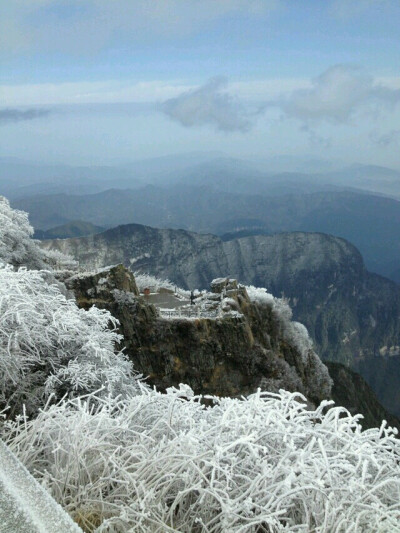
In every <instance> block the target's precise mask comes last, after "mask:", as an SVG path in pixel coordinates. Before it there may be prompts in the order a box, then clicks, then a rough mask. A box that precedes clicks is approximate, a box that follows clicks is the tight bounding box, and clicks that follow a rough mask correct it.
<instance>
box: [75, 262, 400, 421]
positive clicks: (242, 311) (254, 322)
mask: <svg viewBox="0 0 400 533" xmlns="http://www.w3.org/2000/svg"><path fill="white" fill-rule="evenodd" d="M224 281H225V280H221V282H222V283H219V284H218V283H217V284H214V287H213V291H214V292H213V294H212V295H209V296H211V297H212V298H213V304H214V305H216V303H218V295H219V294H220V293H221V292H223V291H224V287H225V284H224ZM67 284H68V286H69V288H70V289H72V290H73V291H74V293H75V296H76V298H77V301H78V303H79V305H80V306H81V307H83V308H85V309H87V308H89V307H90V306H91V305H96V306H98V307H101V308H105V309H108V310H109V311H111V313H112V314H113V315H114V316H116V317H117V318H118V319H119V321H120V329H121V333H123V335H124V338H125V340H124V346H125V349H126V352H127V353H128V355H129V357H130V358H131V359H132V361H133V362H134V365H135V367H136V369H137V370H139V371H140V372H142V373H143V374H144V375H146V376H148V380H149V382H150V383H151V384H153V385H156V386H157V387H158V388H160V389H163V390H165V389H166V388H167V387H170V386H177V385H178V384H179V383H181V382H184V383H189V384H190V385H191V386H192V387H193V388H194V390H195V391H196V392H197V393H203V394H207V393H210V394H219V395H229V396H240V395H241V394H248V393H251V392H254V391H255V390H256V389H257V388H258V387H259V386H260V387H262V388H263V389H266V390H277V389H279V388H280V387H284V388H287V389H289V390H300V391H302V392H303V393H304V394H306V396H307V397H308V398H309V399H310V400H313V401H314V402H319V401H320V400H321V399H323V398H326V397H329V396H330V382H329V378H328V376H327V374H326V371H325V368H324V367H323V366H321V363H320V361H319V360H318V359H317V358H316V357H315V355H314V354H309V356H308V357H306V358H304V355H303V356H302V355H301V353H300V351H301V350H299V347H298V346H297V347H296V345H295V344H296V342H291V341H290V340H289V341H288V338H287V335H286V336H285V335H284V333H283V326H284V325H285V324H286V326H287V324H288V323H287V321H285V320H282V318H280V317H279V316H278V315H277V313H276V311H274V309H273V306H272V305H260V304H257V303H255V302H254V301H253V302H252V301H251V299H250V298H249V296H248V294H247V291H246V290H245V289H244V288H243V287H239V289H238V290H236V289H234V290H233V291H230V294H229V297H230V298H229V300H230V302H229V303H228V305H227V303H225V304H224V305H223V307H224V309H225V313H222V315H221V316H220V317H218V319H205V318H201V319H194V320H188V319H174V320H171V319H163V318H162V317H161V316H160V312H159V310H158V309H157V308H156V307H155V306H154V305H152V304H150V303H149V302H148V299H147V298H146V297H144V296H143V295H139V292H138V289H137V286H136V283H135V279H134V277H133V275H132V274H131V273H130V272H129V271H128V270H126V269H125V268H124V267H123V266H122V265H120V266H117V267H112V268H109V269H103V270H101V271H100V272H97V273H92V274H90V273H86V274H83V275H78V276H74V277H73V278H71V279H69V280H68V281H67ZM232 297H233V298H232ZM225 302H226V299H225ZM218 305H220V304H218ZM232 311H233V313H232ZM240 315H241V316H240ZM289 324H290V323H289ZM285 337H286V338H285ZM327 365H328V369H329V373H330V375H331V377H332V378H333V389H332V393H331V394H332V398H333V400H334V401H335V402H336V404H337V405H343V406H344V407H346V408H347V409H349V410H350V412H352V413H362V414H363V415H364V420H363V421H362V425H363V427H364V428H369V427H376V426H379V425H380V424H381V422H382V420H383V419H385V420H387V421H388V422H389V424H390V425H392V426H395V427H397V428H398V429H399V430H400V421H399V420H398V419H396V418H395V417H393V416H391V415H390V414H389V413H388V412H387V411H386V410H385V409H384V408H383V407H382V406H381V405H380V403H379V402H378V400H377V399H376V397H375V395H374V393H373V392H372V390H371V388H370V387H369V386H368V385H367V383H366V382H365V381H364V380H363V378H362V377H361V376H360V375H358V374H356V373H355V372H352V371H351V370H349V369H348V368H346V367H344V366H343V365H341V364H339V363H327Z"/></svg>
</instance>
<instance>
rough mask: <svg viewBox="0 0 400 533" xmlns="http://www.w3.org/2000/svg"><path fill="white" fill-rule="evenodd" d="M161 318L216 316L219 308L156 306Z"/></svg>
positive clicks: (218, 313)
mask: <svg viewBox="0 0 400 533" xmlns="http://www.w3.org/2000/svg"><path fill="white" fill-rule="evenodd" d="M158 310H159V311H160V315H161V317H162V318H217V317H219V316H220V310H219V309H209V310H208V309H200V308H191V307H177V308H176V309H163V308H160V307H159V308H158Z"/></svg>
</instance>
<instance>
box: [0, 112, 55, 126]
mask: <svg viewBox="0 0 400 533" xmlns="http://www.w3.org/2000/svg"><path fill="white" fill-rule="evenodd" d="M49 114H50V109H36V108H32V109H24V110H21V109H12V108H8V109H0V124H8V123H11V122H23V121H27V120H34V119H36V118H41V117H45V116H47V115H49Z"/></svg>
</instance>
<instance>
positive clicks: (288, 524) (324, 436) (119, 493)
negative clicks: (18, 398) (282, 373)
mask: <svg viewBox="0 0 400 533" xmlns="http://www.w3.org/2000/svg"><path fill="white" fill-rule="evenodd" d="M212 401H213V402H214V406H213V407H205V406H204V405H202V404H201V403H200V402H199V399H198V398H196V397H194V396H193V393H192V391H191V390H190V389H189V388H188V387H184V386H181V389H180V390H176V389H170V390H168V391H167V394H160V393H158V392H156V391H153V390H149V389H147V390H143V391H142V394H141V395H138V396H136V397H134V398H132V399H130V400H129V401H121V400H118V399H112V400H110V399H105V400H104V401H103V402H102V403H101V404H99V403H98V402H96V403H95V404H93V405H92V404H91V400H90V399H88V400H87V401H83V400H82V399H81V400H79V399H78V400H73V401H69V402H67V403H61V404H60V405H56V406H55V405H54V406H51V407H47V408H46V409H45V410H43V411H42V412H40V413H39V416H38V417H37V419H35V420H32V421H29V420H28V421H27V420H25V419H23V418H21V419H19V420H17V421H16V422H14V423H9V424H8V425H7V427H6V428H5V429H6V431H7V440H8V444H9V445H10V446H11V448H12V450H13V451H14V452H15V453H16V454H17V455H18V456H19V458H20V459H21V460H22V461H23V462H24V463H25V465H26V466H27V467H28V468H29V470H30V471H31V472H32V473H34V475H35V476H37V477H38V478H39V480H41V481H42V482H43V483H44V485H45V486H46V487H47V488H48V489H49V491H50V492H51V494H52V495H53V496H54V497H55V499H56V500H57V501H58V502H59V503H61V505H62V506H63V507H64V508H65V509H66V510H67V511H68V512H69V513H70V514H71V515H72V517H73V518H74V519H75V520H77V521H78V522H79V523H80V524H81V525H82V526H83V527H84V529H85V530H86V531H90V532H93V531H96V532H97V533H100V532H103V533H104V532H108V533H111V532H113V533H117V532H118V533H127V532H128V531H129V532H133V531H134V532H135V533H165V532H176V533H178V532H179V533H228V532H229V533H239V532H240V533H262V532H263V533H267V532H268V533H271V532H272V533H281V532H286V533H310V532H316V533H317V532H318V533H333V532H335V533H361V532H362V533H396V532H397V533H398V532H399V531H400V507H399V501H400V465H399V459H400V441H399V440H397V439H396V438H395V437H394V435H393V433H392V431H391V430H390V429H387V428H386V427H385V425H384V424H383V425H382V427H381V428H380V429H372V430H368V431H362V429H361V426H360V425H359V423H358V420H359V418H358V417H357V416H356V417H354V416H352V415H351V414H350V413H348V412H347V411H346V410H344V409H343V408H340V407H335V408H331V409H329V410H327V405H328V404H329V402H324V403H323V404H321V406H320V407H318V408H317V409H316V410H315V411H310V410H307V408H306V407H305V404H304V403H303V401H304V398H303V397H301V396H300V395H296V394H291V393H288V392H284V391H281V392H280V393H279V394H271V393H257V394H254V395H252V396H250V397H248V398H247V399H244V400H239V399H230V398H225V399H220V398H212Z"/></svg>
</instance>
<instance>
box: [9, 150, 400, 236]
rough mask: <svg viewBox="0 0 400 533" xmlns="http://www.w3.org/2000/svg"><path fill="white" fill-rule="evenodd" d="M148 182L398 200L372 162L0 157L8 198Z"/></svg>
mask: <svg viewBox="0 0 400 533" xmlns="http://www.w3.org/2000/svg"><path fill="white" fill-rule="evenodd" d="M149 184H150V185H158V186H164V187H169V186H171V185H176V184H184V185H212V186H213V187H215V188H216V189H218V190H224V191H227V192H236V193H254V194H260V193H261V194H268V195H270V194H287V193H300V192H317V191H325V190H343V189H345V190H351V189H360V190H366V191H368V192H375V193H379V194H384V195H387V196H391V197H394V198H399V199H400V170H394V169H390V168H386V167H379V166H373V165H352V166H347V167H346V166H343V165H340V164H338V163H336V162H329V161H324V160H317V159H310V158H299V157H297V158H296V157H290V156H277V157H270V158H265V159H257V158H253V159H250V160H242V159H234V158H228V157H225V156H224V155H223V154H220V153H218V152H211V153H201V152H193V153H188V154H178V155H171V156H164V157H157V158H153V159H145V160H141V161H133V162H131V163H126V164H124V165H121V164H120V165H115V166H75V167H74V166H68V165H60V164H59V165H48V164H47V165H46V164H40V163H33V162H29V161H23V160H19V159H15V158H6V157H3V158H0V193H1V194H4V195H6V196H8V197H9V198H23V197H27V196H36V195H38V194H60V193H66V194H94V193H98V192H101V191H105V190H107V189H110V188H118V189H137V188H138V187H143V186H145V185H149ZM42 229H43V228H42Z"/></svg>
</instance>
